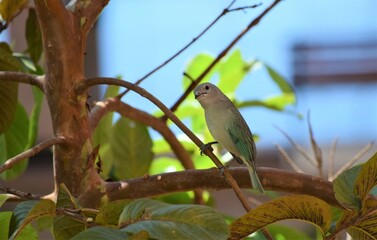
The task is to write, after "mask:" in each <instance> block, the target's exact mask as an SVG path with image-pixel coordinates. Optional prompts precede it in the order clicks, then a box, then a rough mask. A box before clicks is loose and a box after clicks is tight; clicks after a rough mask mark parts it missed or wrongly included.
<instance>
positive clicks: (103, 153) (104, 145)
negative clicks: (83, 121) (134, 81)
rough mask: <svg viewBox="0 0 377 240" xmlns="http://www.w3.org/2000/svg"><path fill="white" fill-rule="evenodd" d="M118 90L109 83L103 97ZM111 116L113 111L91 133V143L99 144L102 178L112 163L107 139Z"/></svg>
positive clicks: (111, 122) (114, 93)
mask: <svg viewBox="0 0 377 240" xmlns="http://www.w3.org/2000/svg"><path fill="white" fill-rule="evenodd" d="M118 92H119V86H112V85H110V86H108V87H107V88H106V92H105V95H104V98H105V99H106V98H109V97H114V96H116V95H117V94H118ZM113 117H114V113H113V112H109V113H107V114H106V115H105V116H104V117H103V118H102V119H101V121H100V122H99V123H98V125H97V127H96V129H95V131H94V134H93V145H94V146H98V145H100V149H99V156H100V158H101V160H102V165H101V170H102V172H101V175H102V176H103V177H104V178H108V177H109V173H110V170H111V168H112V165H113V156H112V152H111V149H110V140H109V139H110V136H111V134H112V128H113Z"/></svg>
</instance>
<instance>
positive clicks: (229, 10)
mask: <svg viewBox="0 0 377 240" xmlns="http://www.w3.org/2000/svg"><path fill="white" fill-rule="evenodd" d="M235 2H236V0H233V1H232V2H231V3H230V4H229V5H228V6H227V7H226V8H225V9H224V10H223V11H222V12H221V13H220V14H219V15H218V16H217V17H216V18H215V19H214V20H213V21H212V22H211V23H210V24H209V25H208V26H207V27H206V28H205V29H204V30H203V31H201V32H200V33H199V34H198V35H197V36H196V37H194V38H193V39H192V40H191V41H190V42H189V43H188V44H186V45H185V46H184V47H183V48H181V49H180V50H179V51H178V52H176V53H175V54H174V55H173V56H171V57H170V58H168V59H167V60H166V61H165V62H163V63H161V64H160V65H158V66H157V67H156V68H154V69H153V70H152V71H150V72H149V73H147V74H146V75H144V76H143V77H141V78H140V79H139V80H137V81H136V82H135V84H136V85H139V84H140V83H141V82H142V81H144V80H145V79H147V78H148V77H149V76H151V75H152V74H153V73H155V72H157V71H158V70H160V69H161V68H162V67H164V66H165V65H166V64H168V63H169V62H170V61H172V60H173V59H174V58H176V57H177V56H179V55H180V54H181V53H182V52H184V51H185V50H186V49H187V48H189V47H190V46H191V45H192V44H193V43H195V42H196V41H197V40H198V39H200V38H201V37H202V36H203V35H204V34H205V33H206V32H207V31H208V30H209V29H211V28H212V26H213V25H215V24H216V23H217V22H218V21H219V20H220V19H221V18H222V17H223V16H225V15H226V14H227V13H229V12H234V11H239V10H245V9H248V8H256V7H259V6H260V5H261V4H256V5H252V6H246V7H239V8H234V9H230V8H231V7H232V6H233V4H234V3H235ZM128 91H129V89H126V90H125V91H124V92H123V93H121V94H119V97H120V98H122V97H123V96H124V95H125V94H127V93H128Z"/></svg>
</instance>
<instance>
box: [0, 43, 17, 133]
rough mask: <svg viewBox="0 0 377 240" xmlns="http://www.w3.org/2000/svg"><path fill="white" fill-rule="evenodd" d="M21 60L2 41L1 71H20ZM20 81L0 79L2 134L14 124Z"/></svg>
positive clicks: (0, 50)
mask: <svg viewBox="0 0 377 240" xmlns="http://www.w3.org/2000/svg"><path fill="white" fill-rule="evenodd" d="M21 69H22V65H21V63H20V61H19V60H18V59H17V58H15V57H14V56H13V55H12V50H11V49H10V47H9V46H8V44H6V43H4V42H1V43H0V71H19V70H21ZM17 97H18V83H17V82H11V81H0V106H1V108H0V134H1V133H4V132H5V130H6V129H8V128H9V126H10V125H11V124H12V121H13V119H14V115H15V112H16V108H17Z"/></svg>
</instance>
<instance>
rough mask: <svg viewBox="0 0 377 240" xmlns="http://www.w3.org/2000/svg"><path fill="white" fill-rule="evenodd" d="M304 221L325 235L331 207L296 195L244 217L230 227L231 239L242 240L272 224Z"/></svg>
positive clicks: (264, 205) (276, 200) (328, 224)
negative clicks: (283, 221) (285, 221)
mask: <svg viewBox="0 0 377 240" xmlns="http://www.w3.org/2000/svg"><path fill="white" fill-rule="evenodd" d="M288 219H297V220H304V221H307V222H309V223H312V224H314V225H316V226H318V227H319V228H320V229H321V231H322V234H323V235H324V234H325V233H326V232H327V231H328V229H329V227H330V222H331V211H330V207H329V206H328V205H327V204H326V203H325V202H324V201H322V200H320V199H318V198H315V197H311V196H307V195H295V196H286V197H281V198H278V199H275V200H272V201H270V202H266V203H264V204H262V205H260V206H258V207H257V208H255V209H253V210H251V211H250V212H248V213H247V214H245V215H243V216H242V217H240V218H239V219H237V220H236V221H234V222H233V223H232V224H231V226H230V233H231V236H230V239H241V238H244V237H246V236H248V235H250V234H251V233H253V232H255V231H257V230H259V229H261V228H262V227H265V226H267V225H269V224H271V223H275V222H278V221H281V220H288Z"/></svg>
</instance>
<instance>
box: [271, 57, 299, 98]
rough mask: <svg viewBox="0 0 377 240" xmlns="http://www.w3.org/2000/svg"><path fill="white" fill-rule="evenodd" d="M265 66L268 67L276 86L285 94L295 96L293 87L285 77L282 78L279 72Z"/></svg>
mask: <svg viewBox="0 0 377 240" xmlns="http://www.w3.org/2000/svg"><path fill="white" fill-rule="evenodd" d="M264 66H265V67H266V69H267V72H268V74H269V75H270V77H271V79H272V80H273V81H274V82H275V83H276V85H277V86H278V87H279V89H280V90H281V91H282V92H283V93H291V94H293V95H295V94H294V90H293V87H292V86H291V85H290V84H289V83H288V81H287V80H285V79H284V77H283V76H281V75H280V74H279V73H278V72H276V71H275V70H274V69H273V68H272V67H270V66H268V65H267V64H265V63H264Z"/></svg>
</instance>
